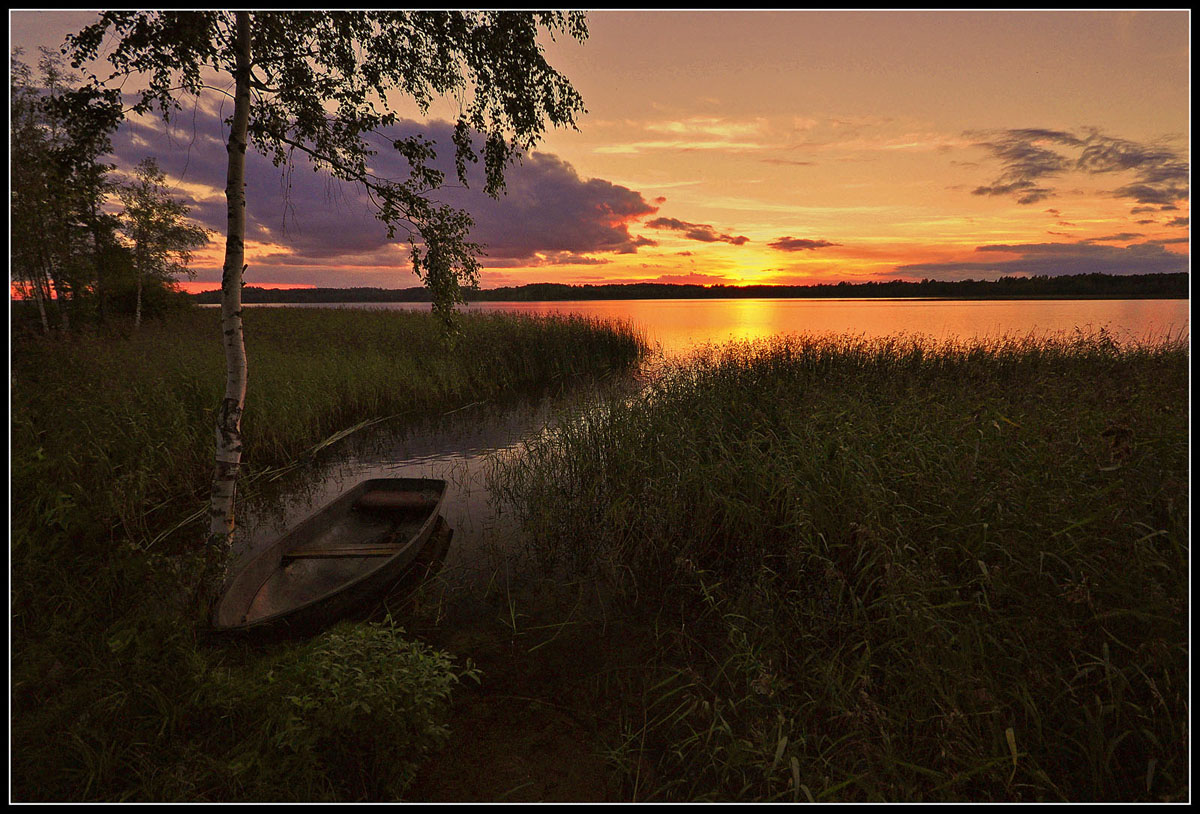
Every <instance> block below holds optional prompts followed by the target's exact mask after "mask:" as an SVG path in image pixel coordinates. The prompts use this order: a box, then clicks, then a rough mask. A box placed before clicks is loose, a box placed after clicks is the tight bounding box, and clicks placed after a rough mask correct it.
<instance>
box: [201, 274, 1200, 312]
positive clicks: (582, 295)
mask: <svg viewBox="0 0 1200 814" xmlns="http://www.w3.org/2000/svg"><path fill="white" fill-rule="evenodd" d="M1188 285H1189V283H1188V275H1187V273H1186V272H1184V273H1179V274H1129V275H1113V274H1073V275H1065V276H1062V277H1048V276H1045V275H1042V276H1034V277H1001V278H1000V279H999V280H958V281H950V280H922V281H921V282H919V283H918V282H905V281H903V280H889V281H883V282H871V283H837V284H836V285H829V284H820V285H742V286H726V285H710V286H704V285H676V284H670V283H611V284H603V285H564V284H562V283H531V284H529V285H520V286H505V287H503V288H488V289H474V290H465V291H464V292H463V295H464V296H465V297H466V299H467V301H468V302H541V301H555V300H659V299H664V300H665V299H737V298H773V297H778V298H797V297H799V298H832V297H836V298H842V297H913V298H922V297H941V298H947V299H963V300H973V299H978V300H988V299H1043V298H1060V297H1061V298H1069V299H1090V298H1094V299H1183V298H1186V297H1187V296H1188ZM192 296H194V297H195V299H196V302H198V303H207V304H215V303H217V302H220V292H219V291H206V292H203V293H200V294H194V295H192ZM431 299H432V295H431V294H430V293H429V290H428V289H426V288H423V287H416V288H399V289H388V288H292V289H278V288H260V287H257V286H246V287H245V288H244V289H243V291H242V301H243V302H248V303H268V302H269V303H319V302H430V301H431Z"/></svg>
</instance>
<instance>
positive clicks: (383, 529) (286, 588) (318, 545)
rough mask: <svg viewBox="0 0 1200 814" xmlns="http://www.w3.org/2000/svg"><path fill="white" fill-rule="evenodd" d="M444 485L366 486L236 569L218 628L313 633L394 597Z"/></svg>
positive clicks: (219, 608) (435, 515) (391, 482)
mask: <svg viewBox="0 0 1200 814" xmlns="http://www.w3.org/2000/svg"><path fill="white" fill-rule="evenodd" d="M445 488H446V485H445V482H444V481H441V480H433V479H426V478H376V479H372V480H368V481H364V482H363V483H360V484H359V485H357V486H356V487H354V488H353V489H351V490H350V491H348V492H346V493H345V494H343V495H342V496H341V497H339V498H337V499H336V500H334V501H333V502H332V503H330V504H329V505H327V506H325V507H324V508H322V509H321V510H320V511H318V512H317V513H315V514H314V515H312V516H311V517H309V518H308V519H306V520H305V521H303V522H302V523H300V524H299V525H298V526H296V527H295V528H294V529H292V530H291V531H289V532H288V533H287V534H285V535H284V536H283V537H281V538H280V539H279V540H278V541H277V542H276V543H274V544H273V545H271V546H270V547H268V548H267V549H265V550H263V551H261V552H258V553H257V554H255V555H253V556H252V557H250V558H249V559H248V560H247V561H245V562H244V563H243V564H242V565H240V567H238V568H237V569H235V571H234V573H233V576H232V577H231V578H230V580H229V582H228V583H227V585H226V588H225V590H224V591H223V593H222V595H221V598H220V600H218V602H217V605H216V607H215V609H214V614H213V627H214V628H215V629H216V630H218V631H231V632H232V631H260V630H268V629H277V630H286V629H298V630H310V629H313V628H318V627H322V626H325V625H327V624H330V623H332V622H334V621H336V620H338V619H341V618H344V617H346V616H348V615H352V614H354V613H356V612H358V611H361V610H363V609H364V608H365V607H366V606H368V605H370V604H371V603H373V602H377V601H378V600H380V599H382V598H383V597H384V596H386V595H387V594H389V593H390V592H391V590H392V589H393V588H394V587H395V586H396V584H397V583H398V582H399V581H400V580H401V578H402V577H403V576H404V574H405V571H406V569H407V568H408V566H409V565H410V564H411V563H412V562H413V560H414V559H416V557H417V556H418V555H419V554H420V553H421V550H422V549H423V548H424V547H425V545H426V544H427V543H428V542H429V541H430V538H431V536H432V535H433V533H434V530H435V529H436V528H437V527H438V521H439V519H440V517H439V512H440V510H441V505H442V501H443V499H444V497H445Z"/></svg>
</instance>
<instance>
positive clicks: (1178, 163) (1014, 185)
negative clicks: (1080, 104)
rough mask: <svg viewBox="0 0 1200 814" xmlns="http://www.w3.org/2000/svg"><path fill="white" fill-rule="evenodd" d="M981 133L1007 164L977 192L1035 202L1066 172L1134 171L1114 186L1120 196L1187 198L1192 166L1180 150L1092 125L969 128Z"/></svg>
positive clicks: (1162, 200)
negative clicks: (1079, 131)
mask: <svg viewBox="0 0 1200 814" xmlns="http://www.w3.org/2000/svg"><path fill="white" fill-rule="evenodd" d="M967 135H968V136H971V137H975V138H980V139H981V141H979V142H978V143H977V146H979V147H983V148H985V149H987V150H988V151H989V152H990V153H991V154H992V157H993V158H995V159H998V160H999V161H1000V162H1001V165H1002V167H1003V169H1002V171H1001V173H1000V175H999V176H998V177H997V178H996V179H995V180H994V181H993V182H992V183H990V184H986V185H983V186H979V187H976V188H975V189H974V190H973V194H975V195H999V196H1013V197H1015V198H1016V199H1017V202H1018V203H1022V204H1031V203H1036V202H1037V201H1041V200H1045V199H1046V198H1048V197H1050V196H1052V195H1054V194H1055V189H1054V187H1053V186H1050V185H1049V184H1048V182H1049V181H1050V180H1051V179H1054V178H1056V177H1057V176H1060V175H1062V174H1063V173H1066V172H1080V173H1083V174H1085V175H1092V176H1096V175H1105V174H1109V173H1118V172H1128V173H1132V174H1133V175H1134V179H1135V180H1134V181H1133V182H1132V183H1127V184H1124V185H1121V186H1118V187H1116V188H1115V189H1113V190H1112V191H1111V193H1110V194H1112V195H1113V196H1114V197H1117V198H1132V199H1133V200H1135V201H1137V202H1138V203H1141V204H1165V205H1171V204H1173V203H1174V202H1175V201H1178V200H1183V199H1185V198H1187V196H1188V192H1189V184H1188V176H1189V171H1190V167H1189V165H1188V162H1187V160H1186V159H1185V158H1184V157H1183V156H1182V155H1181V154H1180V153H1179V152H1178V151H1176V150H1174V149H1172V148H1170V147H1165V146H1162V145H1159V144H1143V143H1140V142H1135V141H1129V140H1128V139H1122V138H1116V137H1113V136H1108V135H1105V134H1103V133H1101V132H1099V131H1098V130H1089V131H1087V132H1086V134H1084V135H1076V134H1073V133H1068V132H1065V131H1062V130H1042V129H1015V130H1001V131H990V132H988V133H982V134H981V133H968V134H967Z"/></svg>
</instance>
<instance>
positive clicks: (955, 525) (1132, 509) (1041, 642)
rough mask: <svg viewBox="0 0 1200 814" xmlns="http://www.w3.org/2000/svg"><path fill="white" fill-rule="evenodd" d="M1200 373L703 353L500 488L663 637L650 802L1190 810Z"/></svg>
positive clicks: (637, 740) (910, 356) (543, 534)
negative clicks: (1191, 550)
mask: <svg viewBox="0 0 1200 814" xmlns="http://www.w3.org/2000/svg"><path fill="white" fill-rule="evenodd" d="M1187 375H1188V356H1187V347H1186V343H1185V342H1182V341H1178V340H1173V341H1168V342H1165V343H1163V344H1161V345H1138V344H1130V345H1126V346H1120V345H1117V344H1116V343H1115V342H1113V341H1112V339H1111V338H1110V337H1109V336H1107V335H1106V334H1103V333H1100V334H1096V335H1074V336H1070V335H1068V336H1060V337H1058V338H1054V339H1048V340H1037V339H1033V338H1008V339H1004V340H998V341H994V342H990V343H984V342H941V343H939V342H933V341H930V340H923V339H920V338H912V337H900V338H889V339H881V340H866V339H861V338H854V337H839V338H828V337H826V338H822V337H799V338H790V339H779V340H776V341H773V342H769V343H761V344H754V345H734V346H730V347H726V348H724V349H708V350H707V351H704V352H700V353H698V354H697V355H696V356H695V357H694V358H691V359H689V360H685V361H681V362H679V363H677V364H670V365H667V366H666V368H665V370H664V371H663V372H662V374H661V375H660V376H659V378H658V379H657V380H656V381H655V382H653V383H652V384H651V386H650V387H649V388H648V389H647V390H646V391H645V392H644V393H643V394H642V395H641V396H640V397H638V398H636V399H630V400H624V401H613V402H611V403H608V404H606V405H605V407H604V409H603V410H600V411H597V412H596V413H595V414H592V415H589V416H585V417H584V418H582V419H579V420H573V421H566V422H563V423H561V424H560V425H558V426H556V427H555V428H553V429H552V430H551V431H548V432H547V433H545V434H544V435H542V436H540V437H538V438H536V439H533V440H532V441H530V442H529V444H528V445H527V447H526V449H524V450H522V451H521V453H520V454H519V455H517V454H514V455H513V456H511V457H510V458H509V459H508V460H506V461H504V462H503V465H502V466H501V467H500V468H499V469H498V471H497V474H496V477H495V478H494V480H493V483H492V490H493V493H495V494H498V495H500V496H501V498H502V499H503V501H504V503H505V505H508V506H511V507H513V509H514V510H515V511H516V512H517V513H518V515H519V516H520V517H521V518H522V519H523V522H524V525H525V528H526V529H527V530H528V531H529V533H530V535H531V539H532V540H533V541H534V542H535V544H536V547H537V550H539V551H540V552H541V554H542V555H543V556H544V557H546V558H549V559H550V560H551V561H552V562H555V563H557V564H558V565H559V566H560V567H565V568H568V569H569V570H568V571H567V573H568V574H571V573H574V572H577V571H582V572H583V573H589V574H596V575H601V576H603V575H609V577H610V578H611V582H612V584H613V586H614V590H617V589H618V588H620V589H622V590H623V591H624V592H623V593H622V594H621V595H622V596H627V601H629V602H630V603H635V602H636V603H637V604H638V605H639V607H640V615H641V616H642V617H643V618H646V619H648V620H652V622H653V625H654V630H655V631H657V634H658V648H657V650H658V652H659V654H660V655H659V658H658V659H657V660H655V661H654V662H653V663H651V664H648V665H647V669H646V670H645V671H644V672H643V673H642V674H640V675H637V676H635V677H632V678H630V679H629V680H628V681H626V682H625V683H624V685H623V686H622V688H621V690H620V692H616V696H617V698H618V699H619V700H621V701H622V702H623V704H624V711H623V713H622V723H623V726H624V731H625V737H624V738H623V739H621V740H620V741H618V742H617V743H615V744H613V746H612V757H613V760H614V762H615V765H617V766H618V767H619V768H621V769H623V770H624V771H625V772H626V776H627V780H628V786H627V790H628V792H629V793H630V794H631V795H636V797H637V799H654V800H755V799H757V800H805V799H813V800H820V801H852V800H853V801H863V800H875V801H879V800H890V801H899V800H903V801H917V800H925V801H946V800H973V801H989V800H1009V801H1016V800H1021V801H1036V800H1178V799H1182V798H1186V796H1187V793H1188V791H1187V789H1188V775H1187V742H1188V733H1187V723H1186V722H1187V720H1188V706H1187V687H1188V672H1187V670H1188V667H1187V665H1188V657H1187V654H1188V616H1187V598H1188V568H1187V562H1188V544H1189V543H1188V499H1187V498H1188V455H1187V450H1188V409H1187V392H1188V391H1187ZM648 624H649V622H648ZM612 695H613V693H610V698H611V697H612ZM597 703H602V700H601V699H598V700H597Z"/></svg>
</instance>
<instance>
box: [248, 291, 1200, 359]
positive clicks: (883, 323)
mask: <svg viewBox="0 0 1200 814" xmlns="http://www.w3.org/2000/svg"><path fill="white" fill-rule="evenodd" d="M1188 305H1189V300H1063V299H1057V300H935V299H927V300H925V299H923V300H914V299H863V298H856V299H849V298H848V299H713V300H710V299H703V300H564V301H554V302H474V303H471V304H470V305H468V306H466V307H465V308H464V309H463V310H465V311H467V312H468V313H474V312H484V313H486V312H491V311H515V312H520V313H526V314H548V313H556V312H557V313H565V314H581V315H584V316H589V317H598V318H602V319H623V320H628V321H630V322H632V323H633V324H635V325H636V326H638V327H639V328H640V329H641V330H643V331H644V332H645V334H646V337H647V338H648V339H649V340H650V342H651V344H658V345H660V346H661V347H662V350H663V351H664V352H665V353H667V354H673V353H679V352H683V351H686V350H687V349H688V348H689V347H692V346H694V345H702V344H706V343H718V344H719V343H723V342H728V341H730V340H746V339H761V338H764V337H768V336H774V335H776V334H781V333H851V334H863V335H866V336H887V335H890V334H897V333H908V334H926V335H929V336H933V337H937V338H940V339H970V338H975V337H988V336H999V335H1003V334H1020V335H1025V334H1030V333H1033V334H1038V335H1045V334H1052V333H1058V332H1063V331H1066V332H1070V331H1073V330H1075V329H1076V328H1079V329H1081V330H1085V331H1087V330H1098V329H1100V328H1104V329H1105V330H1107V331H1109V333H1111V334H1112V335H1113V336H1114V337H1115V338H1117V339H1119V340H1122V341H1130V340H1138V341H1140V340H1153V339H1159V338H1163V337H1166V336H1180V335H1185V336H1186V335H1187V333H1188V330H1189V322H1188V310H1189V309H1188ZM252 307H276V308H278V307H285V308H292V307H337V308H383V309H390V310H428V308H429V304H428V303H410V302H396V303H347V304H336V303H327V304H326V303H322V304H320V305H318V304H312V305H304V306H298V305H290V304H289V305H280V304H272V305H263V306H252Z"/></svg>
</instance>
